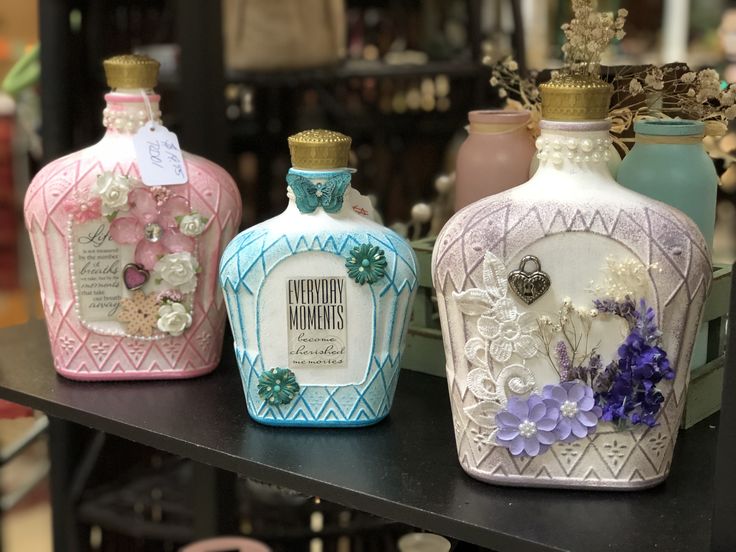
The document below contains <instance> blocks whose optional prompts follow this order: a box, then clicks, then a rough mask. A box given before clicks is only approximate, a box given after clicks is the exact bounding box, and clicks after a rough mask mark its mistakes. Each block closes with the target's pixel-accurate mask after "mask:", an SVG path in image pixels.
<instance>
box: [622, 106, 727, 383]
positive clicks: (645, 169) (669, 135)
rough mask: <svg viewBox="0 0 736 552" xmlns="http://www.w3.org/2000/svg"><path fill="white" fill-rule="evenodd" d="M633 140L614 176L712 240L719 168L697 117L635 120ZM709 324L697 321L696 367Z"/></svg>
mask: <svg viewBox="0 0 736 552" xmlns="http://www.w3.org/2000/svg"><path fill="white" fill-rule="evenodd" d="M634 131H635V132H636V144H635V145H634V147H633V148H632V149H631V151H630V152H629V153H628V155H627V156H626V157H625V158H624V160H623V162H622V163H621V166H620V167H619V169H618V174H617V176H616V178H617V180H618V182H619V184H621V185H623V186H626V187H627V188H630V189H632V190H634V191H637V192H639V193H641V194H644V195H647V196H649V197H651V198H654V199H658V200H659V201H662V202H664V203H667V204H669V205H672V206H673V207H676V208H677V209H679V210H680V211H682V212H683V213H685V214H686V215H687V216H689V217H690V218H691V219H692V220H693V222H695V224H697V225H698V228H700V231H701V232H702V233H703V236H704V237H705V241H706V243H707V244H708V246H709V247H710V248H712V246H713V231H714V227H715V222H716V195H717V193H718V174H717V173H716V169H715V167H714V166H713V161H712V160H711V158H710V157H709V156H708V154H707V153H706V152H705V148H704V147H703V135H704V132H705V125H704V124H703V123H702V122H701V121H687V120H684V119H664V120H650V121H637V122H635V123H634ZM707 350H708V325H707V324H701V325H700V328H699V329H698V333H697V336H696V338H695V346H694V348H693V354H692V357H691V361H690V366H691V368H692V369H693V370H697V369H698V368H699V367H700V366H702V365H704V364H705V363H706V361H707V356H708V355H707Z"/></svg>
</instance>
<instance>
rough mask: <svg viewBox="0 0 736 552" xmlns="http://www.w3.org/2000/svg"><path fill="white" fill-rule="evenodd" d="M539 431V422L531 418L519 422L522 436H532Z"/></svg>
mask: <svg viewBox="0 0 736 552" xmlns="http://www.w3.org/2000/svg"><path fill="white" fill-rule="evenodd" d="M536 432H537V424H535V423H534V422H532V421H531V420H524V421H523V422H521V423H520V424H519V433H520V434H521V436H522V437H527V438H528V437H531V436H532V435H534V434H535V433H536Z"/></svg>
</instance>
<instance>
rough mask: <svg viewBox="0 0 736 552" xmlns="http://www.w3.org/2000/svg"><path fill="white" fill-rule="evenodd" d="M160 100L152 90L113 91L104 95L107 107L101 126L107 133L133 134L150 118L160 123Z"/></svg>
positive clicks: (103, 113)
mask: <svg viewBox="0 0 736 552" xmlns="http://www.w3.org/2000/svg"><path fill="white" fill-rule="evenodd" d="M144 94H145V97H146V98H147V99H148V103H146V101H145V99H144ZM160 99H161V97H160V96H159V95H158V94H156V93H155V92H154V91H153V90H143V89H134V90H123V89H117V90H113V91H112V92H109V93H107V94H105V102H106V103H107V105H106V106H105V109H104V110H103V111H102V124H103V126H104V127H105V128H106V129H107V132H109V133H119V134H135V133H136V132H137V131H138V129H139V128H141V127H142V126H143V125H144V124H145V123H147V122H148V121H149V120H151V118H152V117H153V120H154V121H155V122H157V123H161V111H160V110H159V100H160ZM149 106H150V112H149Z"/></svg>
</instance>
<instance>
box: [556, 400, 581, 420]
mask: <svg viewBox="0 0 736 552" xmlns="http://www.w3.org/2000/svg"><path fill="white" fill-rule="evenodd" d="M560 412H562V415H563V416H565V417H566V418H572V417H573V416H574V415H575V414H577V413H578V404H577V403H575V402H572V401H565V402H564V403H562V406H560Z"/></svg>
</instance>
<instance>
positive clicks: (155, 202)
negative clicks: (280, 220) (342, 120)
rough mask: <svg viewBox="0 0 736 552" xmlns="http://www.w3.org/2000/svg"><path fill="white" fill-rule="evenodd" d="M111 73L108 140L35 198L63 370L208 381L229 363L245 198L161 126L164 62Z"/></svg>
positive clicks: (134, 62) (38, 256) (51, 179)
mask: <svg viewBox="0 0 736 552" xmlns="http://www.w3.org/2000/svg"><path fill="white" fill-rule="evenodd" d="M104 65H105V72H106V75H107V82H108V85H109V86H110V87H111V89H112V90H111V91H110V92H109V93H108V94H106V95H105V100H106V102H107V106H106V107H105V110H104V112H103V124H104V126H105V129H106V130H105V134H104V136H103V137H102V139H101V140H100V141H99V142H97V143H96V144H94V145H92V146H90V147H88V148H85V149H83V150H81V151H78V152H75V153H72V154H70V155H67V156H65V157H62V158H61V159H58V160H56V161H53V162H51V163H49V164H48V165H46V166H45V167H44V168H43V169H42V170H41V171H40V172H39V173H38V174H37V175H36V177H35V178H34V179H33V181H32V182H31V184H30V186H29V188H28V192H27V193H26V197H25V221H26V226H27V228H28V232H29V234H30V239H31V245H32V246H33V253H34V258H35V261H36V269H37V271H38V278H39V283H40V287H41V297H42V303H43V308H44V313H45V315H46V323H47V327H48V331H49V339H50V342H51V349H52V353H53V357H54V365H55V367H56V370H57V371H58V372H59V373H60V374H62V375H64V376H66V377H69V378H73V379H83V380H121V379H164V378H185V377H192V376H197V375H201V374H204V373H207V372H209V371H211V370H213V369H214V368H215V367H216V366H217V364H218V363H219V360H220V354H221V349H222V339H223V335H224V328H225V309H224V303H223V298H222V295H221V293H220V290H219V287H218V286H217V266H218V261H219V258H220V254H221V252H222V249H223V247H224V245H225V244H226V243H227V242H228V241H229V240H230V239H231V238H232V236H234V235H235V232H236V231H237V229H238V226H239V225H240V219H241V208H242V206H241V200H240V194H239V192H238V189H237V187H236V185H235V183H234V182H233V180H232V178H231V177H230V176H229V175H228V174H227V172H226V171H225V170H223V169H222V168H221V167H219V166H217V165H215V164H214V163H212V162H210V161H207V160H206V159H203V158H201V157H198V156H196V155H190V154H188V153H185V152H181V151H180V150H179V147H178V141H176V137H175V136H173V135H172V134H171V133H169V132H168V131H167V130H166V129H165V128H164V127H162V126H160V115H161V112H160V111H159V108H158V103H159V96H158V95H157V94H156V93H155V92H154V90H153V88H154V87H155V85H156V81H157V77H158V67H159V64H158V62H157V61H155V60H153V59H151V58H147V57H144V56H132V55H125V56H117V57H114V58H111V59H108V60H106V61H105V64H104ZM141 136H142V137H143V140H144V142H143V145H144V146H145V148H146V153H147V155H146V156H144V157H147V162H148V164H149V166H151V165H152V166H153V169H154V170H156V169H165V170H162V171H161V172H159V173H155V176H157V177H158V179H159V180H161V182H159V183H158V185H155V186H151V185H150V182H146V178H144V176H142V170H141V154H140V152H139V151H137V150H136V145H135V140H136V139H137V137H138V138H140V137H141ZM166 171H168V172H169V174H167V172H166Z"/></svg>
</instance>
